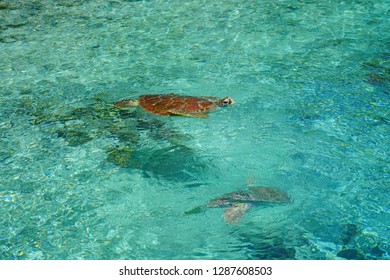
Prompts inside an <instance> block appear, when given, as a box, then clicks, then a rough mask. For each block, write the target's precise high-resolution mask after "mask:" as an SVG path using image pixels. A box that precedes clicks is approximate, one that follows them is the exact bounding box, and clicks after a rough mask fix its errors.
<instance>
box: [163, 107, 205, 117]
mask: <svg viewBox="0 0 390 280" xmlns="http://www.w3.org/2000/svg"><path fill="white" fill-rule="evenodd" d="M168 113H170V114H172V115H176V116H184V117H194V118H203V119H205V118H208V117H209V116H208V115H206V114H204V113H202V112H187V111H182V110H177V109H170V110H168Z"/></svg>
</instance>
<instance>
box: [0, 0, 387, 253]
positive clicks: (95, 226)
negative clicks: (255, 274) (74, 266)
mask: <svg viewBox="0 0 390 280" xmlns="http://www.w3.org/2000/svg"><path fill="white" fill-rule="evenodd" d="M389 8H390V5H389V2H388V1H386V0H378V1H368V0H367V1H363V0H361V1H358V0H356V1H330V0H324V1H310V0H307V1H304V0H302V1H295V0H294V1H293V0H281V1H265V0H263V1H254V0H248V1H233V0H227V1H204V0H203V1H201V0H195V1H182V0H170V1H162V0H160V1H154V0H151V1H125V0H123V1H121V0H111V1H102V0H101V1H76V0H74V1H72V0H56V1H52V0H50V1H49V0H44V1H22V0H19V1H17V0H15V1H12V0H5V1H0V58H1V59H0V170H1V176H0V222H1V227H0V256H1V259H390V255H389V254H390V243H389V240H390V235H389V227H390V216H389V208H390V207H389V201H390V198H389V193H390V184H389V166H390V164H389V151H390V144H389V135H390V130H389V82H390V61H389V55H390V51H389V47H390V37H389V34H390V32H389V31H390V30H389V27H390V23H389V18H390V15H389ZM169 92H176V93H178V94H183V95H194V96H217V97H221V98H222V97H225V96H231V97H232V98H233V99H234V100H235V101H236V104H234V105H233V106H230V107H228V108H223V109H221V110H218V111H215V112H212V113H211V114H210V117H209V118H207V119H198V118H186V117H163V116H157V115H152V114H149V113H147V112H145V111H143V110H141V109H139V108H138V109H127V110H119V109H116V108H114V107H113V106H112V104H113V103H114V102H115V101H117V100H119V99H122V98H136V97H137V96H138V95H140V94H145V93H169ZM248 186H271V187H275V188H277V189H278V190H280V191H282V192H285V193H286V194H288V196H289V197H290V199H291V202H290V203H279V204H278V203H273V202H270V203H257V204H256V205H248V204H245V201H244V202H243V203H244V204H243V203H242V201H241V204H240V205H241V206H245V207H246V206H248V207H247V208H249V206H254V207H250V209H246V208H242V207H241V208H240V211H243V209H244V210H248V211H247V213H246V214H244V216H243V217H242V219H241V220H240V221H238V222H237V223H227V222H225V220H224V219H223V217H222V215H223V213H224V210H225V209H226V208H225V209H223V208H218V207H217V208H211V207H210V208H208V207H202V205H203V206H205V205H207V203H209V202H210V201H212V200H213V199H215V198H218V197H219V196H222V195H223V194H226V193H230V192H234V191H245V190H247V188H248ZM199 206H200V207H199ZM236 206H237V205H236ZM191 209H195V210H196V209H198V210H199V209H200V211H192V210H191Z"/></svg>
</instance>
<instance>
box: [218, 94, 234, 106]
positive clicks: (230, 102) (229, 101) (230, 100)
mask: <svg viewBox="0 0 390 280" xmlns="http://www.w3.org/2000/svg"><path fill="white" fill-rule="evenodd" d="M219 104H220V106H221V107H226V106H228V105H233V104H234V100H233V98H231V97H229V96H226V97H225V98H222V99H221V100H220V101H219Z"/></svg>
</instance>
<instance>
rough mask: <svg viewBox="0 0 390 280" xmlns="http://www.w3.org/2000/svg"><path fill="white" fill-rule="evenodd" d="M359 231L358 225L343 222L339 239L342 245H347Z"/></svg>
mask: <svg viewBox="0 0 390 280" xmlns="http://www.w3.org/2000/svg"><path fill="white" fill-rule="evenodd" d="M360 233H361V229H360V228H359V226H357V225H355V224H345V225H343V226H342V236H341V241H342V242H343V245H347V244H348V243H350V242H351V241H352V239H353V238H354V237H355V236H357V235H358V234H360Z"/></svg>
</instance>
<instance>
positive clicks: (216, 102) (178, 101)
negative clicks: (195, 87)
mask: <svg viewBox="0 0 390 280" xmlns="http://www.w3.org/2000/svg"><path fill="white" fill-rule="evenodd" d="M232 104H234V100H233V99H232V98H230V97H225V98H222V99H220V98H218V97H196V96H180V95H176V94H149V95H141V96H140V97H139V98H138V99H137V100H134V99H122V100H119V101H117V102H115V104H114V106H115V107H117V108H128V107H135V106H140V107H141V108H142V109H144V110H146V111H148V112H150V113H153V114H157V115H163V116H187V117H196V118H207V117H208V116H207V113H208V112H211V111H214V110H215V109H218V108H219V107H225V106H228V105H232Z"/></svg>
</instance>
